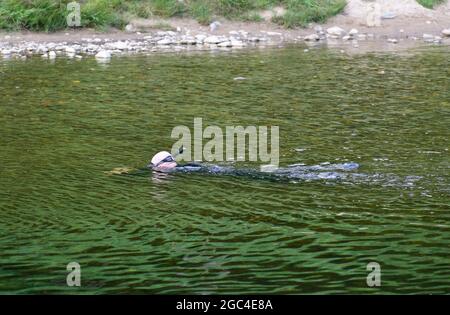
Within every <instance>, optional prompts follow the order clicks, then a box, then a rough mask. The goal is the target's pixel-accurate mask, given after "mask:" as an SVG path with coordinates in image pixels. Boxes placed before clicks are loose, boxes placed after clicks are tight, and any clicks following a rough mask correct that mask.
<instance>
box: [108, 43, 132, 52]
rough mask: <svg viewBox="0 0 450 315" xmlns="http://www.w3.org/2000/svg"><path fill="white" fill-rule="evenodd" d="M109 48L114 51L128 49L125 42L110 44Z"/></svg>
mask: <svg viewBox="0 0 450 315" xmlns="http://www.w3.org/2000/svg"><path fill="white" fill-rule="evenodd" d="M110 46H111V47H112V48H114V49H119V50H125V49H128V44H127V43H126V42H121V41H118V42H115V43H112V44H110Z"/></svg>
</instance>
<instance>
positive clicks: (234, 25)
mask: <svg viewBox="0 0 450 315" xmlns="http://www.w3.org/2000/svg"><path fill="white" fill-rule="evenodd" d="M162 22H163V23H165V24H167V25H170V26H171V29H173V30H169V31H167V30H163V29H160V28H158V27H157V26H158V25H162ZM133 25H134V26H133V27H134V29H133V31H132V32H126V31H118V30H114V29H112V30H109V31H108V32H99V31H96V30H92V29H79V30H74V29H68V30H65V31H62V32H56V33H34V32H12V33H7V32H0V58H19V59H26V58H28V57H31V56H35V55H40V56H42V57H43V58H50V59H53V58H56V57H57V56H67V57H69V58H79V59H81V58H83V57H84V56H89V55H91V56H96V58H97V59H110V58H111V57H112V56H117V55H127V54H149V53H156V52H158V53H161V52H180V51H205V50H206V51H210V50H230V49H244V48H249V47H250V48H253V47H277V46H286V45H290V44H298V43H304V44H305V45H307V46H308V47H316V46H326V47H336V48H339V49H343V50H345V51H347V52H351V53H367V52H379V51H386V52H389V51H392V52H395V51H402V50H405V49H410V48H414V47H420V46H427V45H439V46H450V33H447V32H450V18H449V17H448V16H447V15H442V16H439V17H433V18H430V17H427V16H423V17H397V18H395V19H388V20H382V25H381V26H378V27H367V26H365V25H362V23H361V22H358V21H357V20H356V19H354V18H351V17H349V16H346V15H339V16H336V17H334V18H331V19H330V20H329V21H328V22H327V23H325V24H310V25H309V27H307V28H298V29H285V28H283V27H281V26H278V25H275V24H273V23H270V22H235V21H224V22H221V25H220V27H218V28H217V29H216V30H214V31H212V30H211V29H210V28H209V27H208V26H203V25H200V24H198V23H197V22H196V21H194V20H192V19H183V18H175V19H168V20H167V19H166V20H159V19H157V20H136V21H134V23H133ZM444 30H445V33H444Z"/></svg>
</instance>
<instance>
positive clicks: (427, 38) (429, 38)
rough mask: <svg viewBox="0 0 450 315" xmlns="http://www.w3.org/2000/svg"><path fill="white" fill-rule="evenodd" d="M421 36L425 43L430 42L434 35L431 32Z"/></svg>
mask: <svg viewBox="0 0 450 315" xmlns="http://www.w3.org/2000/svg"><path fill="white" fill-rule="evenodd" d="M422 38H423V40H424V41H425V42H427V43H430V42H433V41H434V36H433V35H431V34H423V36H422Z"/></svg>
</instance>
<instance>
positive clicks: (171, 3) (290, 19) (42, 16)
mask: <svg viewBox="0 0 450 315" xmlns="http://www.w3.org/2000/svg"><path fill="white" fill-rule="evenodd" d="M71 1H73V0H0V28H2V29H8V30H18V29H28V30H32V31H55V30H58V29H63V28H65V27H66V16H67V14H68V12H67V10H66V5H67V3H68V2H71ZM417 1H418V2H419V3H421V4H422V5H423V6H425V7H429V8H431V7H433V6H435V5H436V4H438V3H441V2H445V0H417ZM78 2H79V3H80V4H81V23H82V27H96V28H105V27H110V26H112V27H118V28H122V27H123V26H124V25H125V24H126V23H127V21H129V20H130V19H131V18H133V17H140V18H151V17H153V16H157V17H163V18H169V17H182V16H187V17H192V18H194V19H196V20H197V21H199V22H200V23H201V24H208V23H210V22H211V21H212V20H214V19H215V18H217V17H225V18H228V19H234V20H241V21H256V22H258V21H262V20H263V18H262V17H261V14H260V13H261V11H263V10H270V9H272V8H274V7H277V6H281V7H283V8H284V9H285V11H286V13H285V14H284V15H282V16H275V17H274V18H273V22H275V23H278V24H280V25H284V26H285V27H297V26H305V25H307V24H308V23H310V22H324V21H326V19H327V18H329V17H330V16H334V15H336V14H338V13H339V12H341V11H342V10H343V9H344V7H345V5H346V0H184V1H180V0H78Z"/></svg>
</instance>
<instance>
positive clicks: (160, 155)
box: [151, 151, 172, 166]
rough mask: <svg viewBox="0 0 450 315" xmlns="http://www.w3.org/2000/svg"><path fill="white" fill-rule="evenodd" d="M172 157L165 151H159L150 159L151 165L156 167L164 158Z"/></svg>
mask: <svg viewBox="0 0 450 315" xmlns="http://www.w3.org/2000/svg"><path fill="white" fill-rule="evenodd" d="M169 156H172V154H170V153H169V152H167V151H161V152H158V153H156V154H155V156H154V157H153V158H152V161H151V162H152V165H153V166H156V165H158V163H160V162H161V161H162V160H164V159H165V158H167V157H169Z"/></svg>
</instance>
